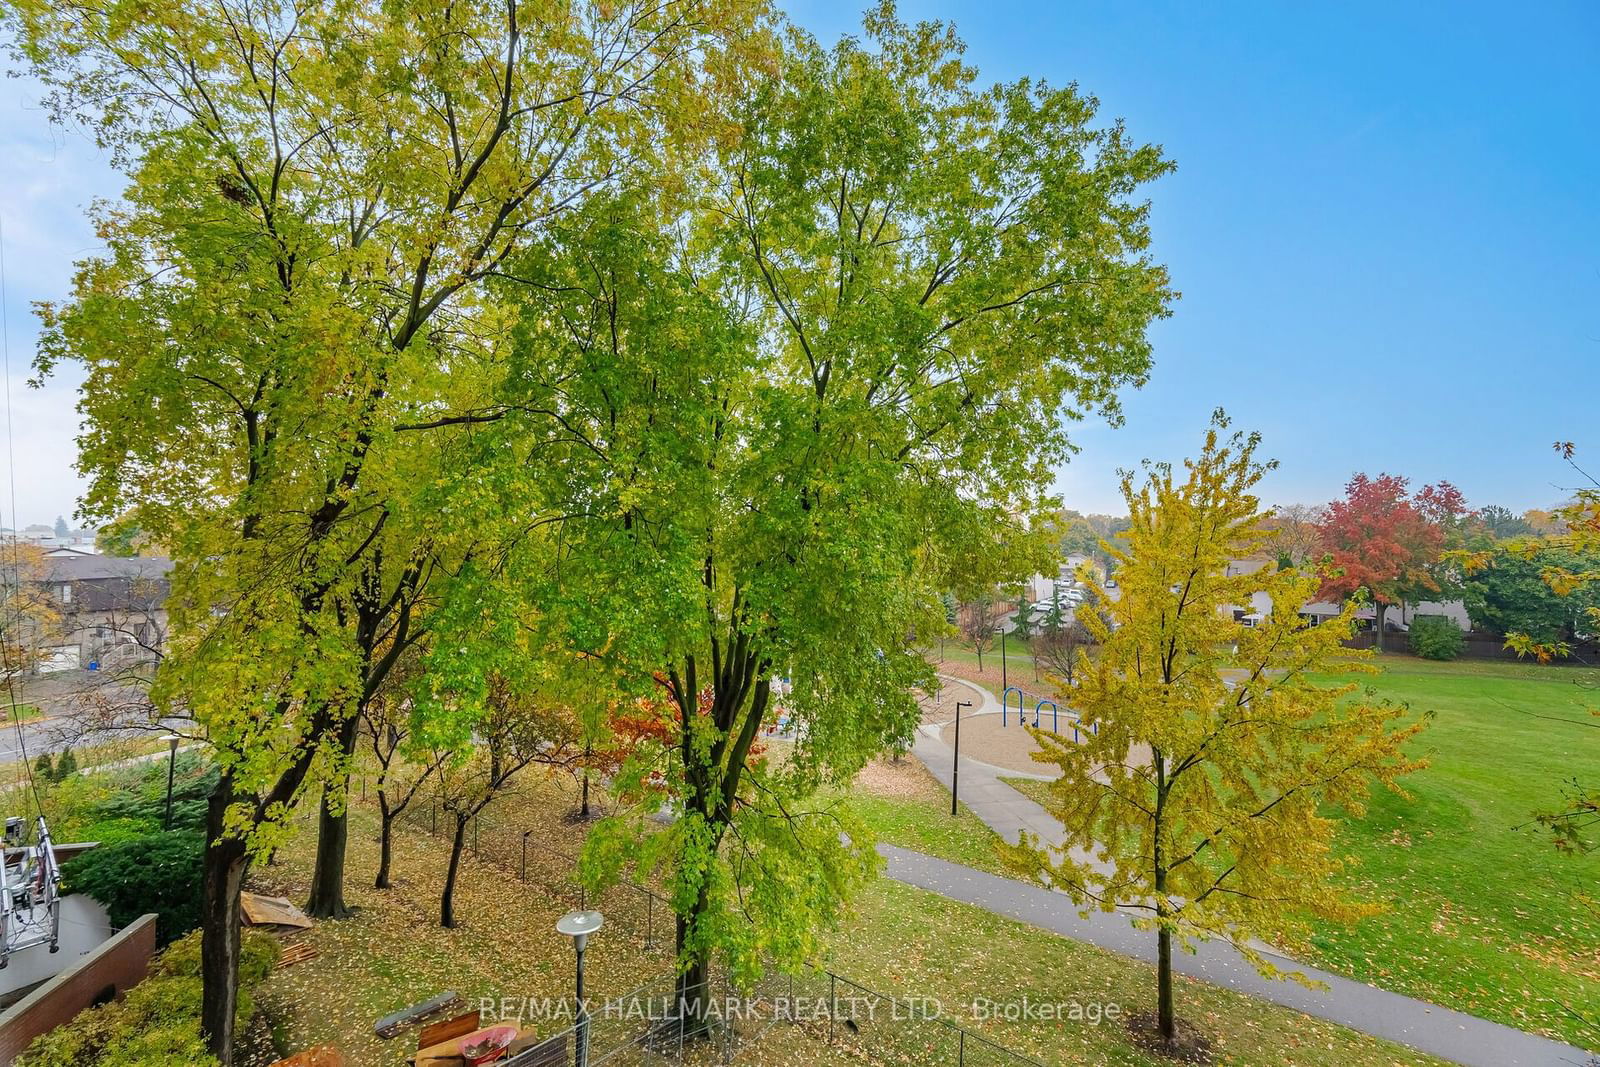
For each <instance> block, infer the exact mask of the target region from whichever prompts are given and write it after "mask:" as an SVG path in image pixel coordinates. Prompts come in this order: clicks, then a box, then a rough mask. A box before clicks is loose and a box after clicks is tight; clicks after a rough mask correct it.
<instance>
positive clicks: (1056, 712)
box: [1000, 685, 1100, 741]
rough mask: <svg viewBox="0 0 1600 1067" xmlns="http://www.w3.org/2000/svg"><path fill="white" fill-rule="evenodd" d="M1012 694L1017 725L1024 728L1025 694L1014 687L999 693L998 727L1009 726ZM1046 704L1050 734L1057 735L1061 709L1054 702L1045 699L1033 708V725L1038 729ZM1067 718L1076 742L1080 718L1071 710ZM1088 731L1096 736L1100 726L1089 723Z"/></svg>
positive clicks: (1026, 718) (1025, 721)
mask: <svg viewBox="0 0 1600 1067" xmlns="http://www.w3.org/2000/svg"><path fill="white" fill-rule="evenodd" d="M1012 693H1015V694H1017V725H1018V726H1026V725H1027V722H1028V713H1027V708H1026V703H1025V701H1026V694H1024V693H1023V692H1022V690H1021V689H1018V688H1017V687H1016V686H1014V685H1008V686H1006V687H1005V689H1004V690H1003V691H1002V692H1001V693H1000V725H1001V726H1009V725H1011V724H1010V723H1009V722H1007V721H1006V717H1007V716H1008V715H1009V714H1010V711H1011V694H1012ZM1046 704H1048V705H1049V706H1050V732H1051V733H1053V734H1059V733H1060V732H1061V709H1060V708H1059V707H1058V706H1057V705H1056V702H1055V701H1054V700H1050V699H1048V698H1046V699H1044V700H1041V701H1039V702H1038V703H1037V704H1035V705H1034V706H1033V725H1034V727H1035V728H1037V727H1038V725H1039V722H1040V720H1041V718H1042V717H1043V715H1044V708H1045V705H1046ZM1067 718H1068V721H1070V722H1071V723H1072V739H1073V740H1074V741H1077V740H1078V739H1079V734H1078V726H1079V723H1081V722H1082V718H1081V717H1080V716H1079V715H1078V713H1077V712H1075V711H1073V710H1072V709H1071V708H1068V709H1067ZM1089 731H1090V732H1091V733H1095V734H1098V733H1099V732H1100V724H1099V723H1091V724H1090V725H1089Z"/></svg>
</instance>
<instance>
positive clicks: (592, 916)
mask: <svg viewBox="0 0 1600 1067" xmlns="http://www.w3.org/2000/svg"><path fill="white" fill-rule="evenodd" d="M604 924H605V917H604V916H603V915H601V914H600V913H599V912H598V911H569V912H567V913H566V914H565V915H563V916H561V918H560V919H557V920H556V932H557V933H560V934H564V935H565V936H567V937H570V938H572V947H573V948H575V949H576V950H577V952H578V990H577V992H578V1025H577V1040H576V1045H577V1048H576V1049H575V1050H574V1051H575V1055H574V1056H573V1060H572V1062H573V1064H574V1067H589V1011H588V1009H587V1008H585V1007H584V1004H583V950H584V947H585V946H587V945H588V943H589V935H590V934H592V933H595V932H596V931H597V930H599V929H600V927H601V926H603V925H604Z"/></svg>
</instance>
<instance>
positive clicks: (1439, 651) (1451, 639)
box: [1411, 615, 1466, 659]
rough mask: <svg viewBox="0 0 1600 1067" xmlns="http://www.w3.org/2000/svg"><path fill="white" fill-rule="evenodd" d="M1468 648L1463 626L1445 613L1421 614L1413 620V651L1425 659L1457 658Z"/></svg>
mask: <svg viewBox="0 0 1600 1067" xmlns="http://www.w3.org/2000/svg"><path fill="white" fill-rule="evenodd" d="M1465 648H1466V639H1465V638H1464V637H1463V636H1462V633H1461V626H1460V625H1459V624H1458V623H1457V622H1456V621H1455V620H1454V619H1452V618H1449V617H1447V616H1444V615H1419V616H1417V617H1416V618H1415V619H1413V620H1412V621H1411V651H1413V652H1415V653H1416V654H1417V655H1419V656H1421V657H1422V658H1423V659H1455V658H1456V657H1457V656H1459V655H1461V653H1462V650H1463V649H1465Z"/></svg>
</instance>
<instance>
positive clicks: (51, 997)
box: [0, 915, 156, 1067]
mask: <svg viewBox="0 0 1600 1067" xmlns="http://www.w3.org/2000/svg"><path fill="white" fill-rule="evenodd" d="M155 950H156V917H155V916H154V915H141V916H140V917H139V918H138V919H136V920H134V921H133V922H132V923H130V924H129V925H128V926H126V927H124V928H123V929H122V930H120V931H118V932H117V933H116V934H115V935H113V936H112V937H111V939H110V940H108V941H105V942H103V943H101V944H100V945H99V946H97V947H96V948H95V949H94V950H93V951H92V952H89V953H87V954H86V955H84V956H82V957H81V958H80V959H79V960H78V961H77V962H76V963H75V964H73V965H72V966H70V967H68V968H67V969H66V970H64V971H62V972H61V973H60V974H58V975H56V976H55V977H54V978H51V979H49V980H48V981H46V982H45V983H44V984H43V985H41V986H39V988H37V989H35V990H34V991H33V992H32V993H29V994H28V995H27V996H26V997H23V998H22V999H21V1000H19V1001H17V1002H16V1003H15V1004H13V1005H12V1006H11V1007H9V1008H7V1009H6V1011H5V1013H4V1014H0V1067H5V1065H7V1064H9V1063H10V1062H11V1061H12V1060H14V1059H16V1058H17V1055H18V1054H19V1053H21V1052H22V1050H23V1049H25V1048H27V1047H28V1043H29V1042H30V1041H32V1040H33V1039H34V1038H36V1037H38V1036H39V1035H40V1034H42V1033H45V1032H47V1031H49V1030H54V1029H55V1028H56V1027H58V1026H60V1025H61V1024H62V1023H64V1022H66V1021H67V1020H69V1019H71V1018H72V1017H73V1016H74V1015H77V1014H78V1012H80V1011H82V1010H83V1009H84V1008H87V1007H89V1006H90V1005H91V1004H96V1003H102V1002H104V1001H105V1000H108V999H110V998H112V997H120V996H122V994H124V993H126V992H127V991H128V990H129V989H131V988H132V987H133V986H135V985H137V984H138V983H139V982H140V980H142V979H143V978H144V976H145V974H146V972H148V971H149V969H150V957H151V956H152V955H153V954H154V953H155ZM28 951H30V952H31V951H34V950H33V949H29V950H28ZM38 951H41V952H42V951H44V949H43V948H40V949H39V950H38Z"/></svg>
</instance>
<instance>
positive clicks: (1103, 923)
mask: <svg viewBox="0 0 1600 1067" xmlns="http://www.w3.org/2000/svg"><path fill="white" fill-rule="evenodd" d="M941 677H942V678H943V679H944V681H945V684H946V686H947V687H952V686H960V687H963V688H964V689H966V690H968V691H970V692H966V693H961V694H960V695H959V696H958V697H957V699H962V700H966V699H971V700H972V701H973V702H974V704H975V708H974V710H973V712H971V714H974V715H983V714H990V713H996V714H997V713H998V712H999V710H1000V702H999V701H998V700H996V699H995V698H994V696H993V694H991V693H989V692H988V691H987V690H985V689H983V688H981V687H979V686H975V685H973V684H972V683H970V682H966V681H963V680H961V679H958V678H951V677H948V676H941ZM912 751H913V752H914V753H915V754H916V756H917V758H918V759H920V760H921V761H922V762H923V764H924V765H925V766H926V767H927V768H928V770H929V771H930V772H932V774H933V776H934V777H935V778H937V779H938V780H939V781H940V782H941V783H942V784H943V785H944V787H945V788H946V789H948V788H950V781H951V770H952V763H953V760H952V757H953V755H954V753H953V752H952V750H951V749H950V748H949V746H947V745H946V744H945V743H944V741H943V740H942V739H941V735H940V728H939V726H937V725H928V726H924V727H923V728H922V729H921V730H920V731H919V732H918V735H917V740H916V744H915V745H914V746H913V749H912ZM960 770H961V773H960V789H959V792H960V799H961V801H962V802H963V803H965V804H966V805H967V806H968V807H969V808H971V809H972V812H973V814H974V815H976V816H978V818H980V819H982V820H983V821H984V822H985V823H987V824H988V825H989V827H990V828H991V829H993V830H994V831H995V832H996V833H997V834H999V835H1000V836H1001V837H1003V838H1005V839H1006V840H1007V841H1010V842H1013V843H1014V842H1015V841H1016V840H1017V838H1018V834H1019V833H1020V832H1021V831H1027V832H1028V833H1030V834H1033V835H1034V836H1036V837H1038V838H1039V839H1040V840H1041V841H1044V842H1046V843H1049V844H1056V843H1058V842H1060V841H1061V838H1062V834H1063V829H1062V826H1061V824H1060V823H1059V822H1058V821H1057V820H1056V819H1055V818H1054V817H1053V816H1052V815H1051V814H1050V813H1049V812H1047V811H1045V809H1044V808H1043V807H1041V806H1040V805H1038V804H1036V803H1034V802H1033V801H1032V800H1029V799H1028V798H1027V797H1025V796H1023V795H1022V794H1021V793H1019V792H1017V791H1016V790H1015V789H1012V788H1011V787H1010V786H1009V785H1007V784H1005V783H1004V782H1002V781H1000V775H1001V774H1005V775H1007V776H1013V777H1015V776H1017V774H1018V772H1016V771H1007V770H1002V769H1001V768H997V767H992V766H989V765H988V764H985V763H980V762H978V761H977V760H971V759H968V758H967V757H965V756H963V757H962V759H961V768H960ZM878 851H879V852H881V853H882V854H883V855H884V856H885V857H886V858H887V860H888V875H889V877H891V878H893V879H895V880H896V881H898V882H904V883H905V884H907V885H913V886H916V887H918V888H920V889H926V890H929V891H930V892H934V893H938V894H939V895H940V896H943V897H948V898H949V899H951V900H959V901H962V902H964V903H967V904H972V905H975V906H976V907H980V908H983V909H984V910H986V911H989V912H992V913H993V914H995V915H1003V916H1005V917H1007V918H1011V919H1019V920H1021V921H1022V922H1025V923H1029V924H1031V925H1033V926H1037V927H1039V928H1041V929H1044V930H1048V931H1050V932H1052V933H1055V934H1059V935H1061V936H1063V937H1070V938H1073V939H1074V940H1078V941H1084V942H1087V943H1089V944H1091V945H1096V946H1099V947H1100V948H1104V949H1109V950H1110V951H1112V952H1117V953H1121V954H1122V955H1124V956H1131V957H1133V958H1134V959H1139V960H1144V961H1146V962H1150V963H1153V962H1155V939H1154V938H1153V937H1152V936H1150V934H1148V933H1146V932H1144V931H1140V930H1135V929H1133V928H1132V927H1131V926H1130V925H1129V924H1128V921H1127V918H1126V917H1125V916H1123V915H1119V914H1116V913H1111V914H1107V913H1104V912H1091V913H1089V915H1088V916H1087V917H1080V916H1079V914H1078V909H1077V907H1076V906H1074V905H1073V903H1072V901H1071V900H1070V899H1069V898H1068V897H1067V896H1066V894H1064V893H1061V892H1058V891H1056V890H1053V889H1046V888H1044V887H1042V886H1038V885H1034V884H1032V883H1029V882H1022V881H1018V880H1016V879H1012V878H1002V877H1000V876H999V875H995V874H990V873H988V872H986V871H980V870H976V869H975V868H972V867H964V866H962V865H961V864H958V863H951V862H949V861H948V860H941V859H937V858H935V857H933V856H926V855H923V854H922V853H920V852H912V851H910V850H909V849H903V848H898V847H896V846H893V845H880V846H879V847H878ZM1257 947H1258V948H1259V949H1260V950H1261V951H1262V952H1263V953H1264V954H1266V955H1267V956H1268V957H1269V958H1270V959H1272V961H1273V963H1275V964H1276V965H1277V966H1278V967H1279V968H1280V969H1282V970H1284V971H1298V972H1299V973H1301V974H1303V975H1305V976H1306V977H1307V978H1310V979H1312V980H1313V981H1316V982H1321V983H1324V984H1325V985H1326V986H1327V987H1328V988H1326V989H1307V988H1305V987H1304V986H1301V985H1299V984H1297V983H1294V982H1289V981H1277V980H1273V979H1269V978H1262V977H1261V976H1260V975H1259V974H1257V973H1256V971H1255V968H1254V967H1252V966H1251V965H1250V963H1249V962H1248V961H1247V960H1245V959H1244V957H1242V956H1240V955H1239V953H1238V952H1236V951H1234V949H1233V948H1232V947H1231V946H1229V945H1226V944H1222V943H1219V942H1207V943H1202V944H1199V945H1197V946H1196V952H1194V953H1193V954H1190V953H1175V954H1174V955H1175V956H1176V957H1177V958H1176V959H1174V960H1173V967H1174V968H1175V969H1176V970H1177V971H1178V972H1179V973H1181V974H1186V975H1189V976H1190V977H1193V978H1198V979H1200V980H1201V981H1205V982H1210V983H1212V984H1213V985H1219V986H1224V987H1226V988H1229V989H1235V990H1238V991H1239V992H1241V993H1246V994H1249V995H1250V996H1255V997H1260V998H1261V999H1263V1000H1268V1001H1271V1002H1273V1003H1275V1004H1281V1005H1283V1006H1284V1007H1287V1008H1292V1009H1294V1010H1295V1011H1300V1012H1304V1013H1305V1014H1307V1015H1311V1016H1314V1017H1316V1018H1318V1019H1326V1020H1328V1021H1329V1022H1335V1023H1339V1024H1340V1025H1343V1026H1348V1027H1350V1028H1351V1029H1352V1030H1359V1031H1361V1032H1362V1033H1366V1034H1371V1035H1372V1036H1374V1037H1381V1038H1384V1039H1386V1040H1389V1041H1394V1042H1396V1043H1398V1044H1402V1045H1407V1046H1409V1047H1411V1048H1414V1049H1417V1050H1418V1051H1419V1052H1426V1053H1428V1054H1429V1055H1433V1056H1439V1057H1441V1058H1443V1059H1447V1060H1453V1061H1455V1062H1456V1063H1462V1064H1467V1065H1469V1067H1600V1057H1595V1056H1591V1054H1589V1053H1587V1052H1585V1051H1584V1050H1583V1049H1580V1048H1577V1047H1575V1046H1573V1045H1567V1044H1563V1043H1561V1042H1559V1041H1552V1040H1551V1039H1549V1038H1545V1037H1540V1036H1538V1035H1537V1034H1530V1033H1527V1032H1526V1031H1523V1030H1518V1029H1516V1028H1515V1027H1510V1026H1504V1025H1502V1024H1500V1023H1496V1022H1490V1021H1489V1020H1487V1019H1480V1018H1478V1017H1477V1016H1475V1015H1467V1014H1465V1013H1464V1012H1459V1011H1455V1010H1453V1009H1450V1008H1444V1007H1440V1006H1439V1005H1437V1004H1430V1003H1428V1002H1427V1001H1423V1000H1417V999H1415V998H1412V997H1407V996H1403V995H1401V994H1399V993H1391V992H1388V991H1387V990H1383V989H1378V988H1377V987H1375V986H1370V985H1365V984H1363V983H1361V982H1357V981H1354V980H1352V979H1349V978H1345V977H1344V976H1342V975H1337V974H1332V973H1329V972H1327V971H1319V970H1316V969H1315V968H1311V967H1306V966H1304V965H1302V964H1300V963H1298V962H1296V961H1294V960H1292V959H1289V958H1288V957H1286V956H1284V955H1283V954H1281V953H1279V952H1275V951H1273V950H1272V949H1271V948H1268V947H1267V946H1257Z"/></svg>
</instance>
